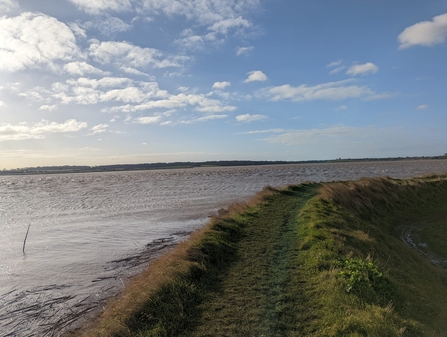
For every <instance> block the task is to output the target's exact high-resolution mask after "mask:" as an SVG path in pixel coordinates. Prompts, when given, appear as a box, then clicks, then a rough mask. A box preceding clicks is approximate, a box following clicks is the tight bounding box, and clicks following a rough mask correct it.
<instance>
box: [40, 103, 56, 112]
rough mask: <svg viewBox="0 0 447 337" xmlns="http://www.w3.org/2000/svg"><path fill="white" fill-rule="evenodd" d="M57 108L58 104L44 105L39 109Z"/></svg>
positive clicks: (50, 109) (49, 109)
mask: <svg viewBox="0 0 447 337" xmlns="http://www.w3.org/2000/svg"><path fill="white" fill-rule="evenodd" d="M56 108H57V105H47V104H45V105H42V106H41V107H40V108H39V109H37V110H47V111H53V110H55V109H56Z"/></svg>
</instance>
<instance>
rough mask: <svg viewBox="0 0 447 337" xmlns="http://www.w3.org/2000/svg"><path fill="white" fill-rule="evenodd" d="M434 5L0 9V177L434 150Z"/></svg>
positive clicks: (92, 3)
mask: <svg viewBox="0 0 447 337" xmlns="http://www.w3.org/2000/svg"><path fill="white" fill-rule="evenodd" d="M446 39H447V3H446V2H445V1H437V0H433V1H426V0H425V1H420V0H396V1H381V0H378V1H358V0H343V1H328V0H326V1H319V0H313V1H310V0H303V1H301V0H293V1H292V0H275V1H271V0H264V1H263V0H45V1H43V0H42V1H40V0H38V1H36V0H0V169H2V168H16V167H27V166H44V165H101V164H114V163H146V162H149V163H150V162H173V161H206V160H234V159H250V160H311V159H335V158H339V157H342V158H365V157H391V156H431V155H440V154H444V153H446V152H447V132H446V131H445V130H446V129H447V104H446V103H447V95H446V87H447V66H446V51H447V49H446V47H447V42H446Z"/></svg>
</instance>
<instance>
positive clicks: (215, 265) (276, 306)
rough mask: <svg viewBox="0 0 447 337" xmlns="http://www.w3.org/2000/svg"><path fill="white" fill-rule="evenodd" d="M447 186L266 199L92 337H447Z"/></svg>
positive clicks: (192, 248)
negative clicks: (413, 241)
mask: <svg viewBox="0 0 447 337" xmlns="http://www.w3.org/2000/svg"><path fill="white" fill-rule="evenodd" d="M446 215H447V177H439V176H432V177H425V178H417V179H409V180H394V179H388V178H386V179H385V178H384V179H378V178H377V179H362V180H359V181H355V182H336V183H326V184H311V183H309V184H302V185H298V186H290V187H288V188H286V189H284V190H280V191H277V190H273V189H269V188H267V189H265V190H264V191H263V192H262V193H261V194H259V195H258V196H257V197H256V198H255V199H254V200H253V202H252V203H251V204H250V205H247V206H243V207H242V206H240V205H236V206H233V209H232V208H230V209H229V212H228V213H227V214H221V216H219V217H216V218H214V219H212V220H211V222H210V224H209V225H208V226H207V227H206V228H205V229H203V230H202V231H201V232H199V233H196V234H195V235H194V236H193V237H192V238H191V239H190V240H189V241H188V242H185V243H183V244H181V245H179V246H178V247H177V248H176V249H175V250H174V251H173V252H171V253H170V254H167V255H166V256H164V257H162V258H161V259H159V260H158V261H156V263H154V264H153V265H151V267H150V268H149V269H148V270H147V271H146V272H145V273H144V274H142V275H140V276H138V277H137V278H135V279H134V280H133V281H132V283H131V284H130V285H129V286H128V287H127V288H126V290H125V292H124V294H123V295H122V296H120V297H119V298H118V299H117V300H115V301H112V302H111V303H110V304H109V306H108V308H107V309H106V310H105V312H104V313H103V314H102V315H101V316H100V317H99V318H98V319H97V320H96V321H95V322H93V324H92V326H90V327H88V329H86V330H84V331H82V332H78V333H76V335H81V336H122V337H127V336H141V337H142V336H353V337H354V336H445V335H446V331H447V274H446V271H445V270H444V269H442V268H440V267H437V266H434V265H433V264H432V263H431V262H430V261H429V260H428V259H427V258H426V257H425V256H422V255H421V254H420V253H418V252H417V251H416V250H414V249H412V248H411V247H409V246H408V245H406V244H405V243H404V242H403V241H402V240H400V235H401V232H402V229H403V228H405V227H406V226H409V225H411V226H413V228H419V227H420V229H421V231H420V232H421V237H422V238H423V240H424V242H425V243H427V244H428V246H429V247H430V248H431V249H433V251H435V252H436V254H437V256H440V257H444V258H445V259H447V243H446V242H445V240H442V239H440V238H446V237H447V221H446Z"/></svg>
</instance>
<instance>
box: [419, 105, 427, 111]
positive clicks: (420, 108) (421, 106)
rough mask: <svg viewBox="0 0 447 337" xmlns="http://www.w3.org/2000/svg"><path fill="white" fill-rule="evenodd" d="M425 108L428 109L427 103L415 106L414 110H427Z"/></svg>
mask: <svg viewBox="0 0 447 337" xmlns="http://www.w3.org/2000/svg"><path fill="white" fill-rule="evenodd" d="M427 109H428V105H426V104H421V105H419V106H418V107H417V108H416V110H427Z"/></svg>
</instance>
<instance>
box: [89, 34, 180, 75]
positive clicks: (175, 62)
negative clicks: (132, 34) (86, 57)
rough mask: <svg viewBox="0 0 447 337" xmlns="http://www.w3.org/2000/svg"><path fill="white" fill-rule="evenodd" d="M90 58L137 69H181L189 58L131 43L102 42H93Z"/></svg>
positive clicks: (90, 48)
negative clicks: (166, 53) (182, 64)
mask: <svg viewBox="0 0 447 337" xmlns="http://www.w3.org/2000/svg"><path fill="white" fill-rule="evenodd" d="M89 54H90V56H91V57H92V58H93V59H94V60H95V61H97V62H100V63H102V64H108V63H114V64H117V65H118V66H121V67H122V66H125V67H128V66H129V65H130V66H132V67H135V68H138V67H145V66H148V65H151V66H153V67H155V68H166V67H180V64H181V63H182V62H184V61H186V60H188V57H187V56H168V57H164V55H163V53H162V52H160V51H159V50H157V49H154V48H141V47H139V46H135V45H133V44H131V43H129V42H114V41H107V42H100V41H98V40H91V45H90V47H89Z"/></svg>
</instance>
